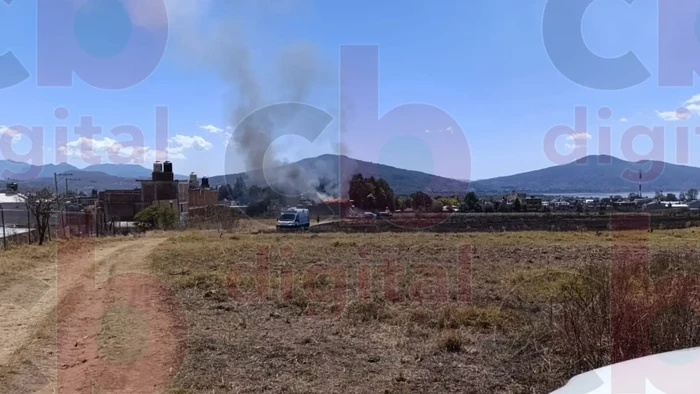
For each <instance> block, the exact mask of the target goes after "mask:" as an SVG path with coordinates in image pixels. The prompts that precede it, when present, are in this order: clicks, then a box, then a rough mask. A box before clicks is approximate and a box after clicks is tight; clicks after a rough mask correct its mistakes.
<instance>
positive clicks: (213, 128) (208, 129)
mask: <svg viewBox="0 0 700 394" xmlns="http://www.w3.org/2000/svg"><path fill="white" fill-rule="evenodd" d="M199 128H200V129H202V130H204V131H206V132H207V133H211V134H219V133H221V132H222V131H224V129H222V128H220V127H216V126H214V125H213V124H205V125H203V126H199Z"/></svg>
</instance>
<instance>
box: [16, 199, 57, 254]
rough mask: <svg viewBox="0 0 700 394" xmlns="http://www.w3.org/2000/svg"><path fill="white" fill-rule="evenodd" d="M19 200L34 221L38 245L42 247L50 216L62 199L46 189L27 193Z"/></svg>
mask: <svg viewBox="0 0 700 394" xmlns="http://www.w3.org/2000/svg"><path fill="white" fill-rule="evenodd" d="M21 198H22V200H24V204H25V205H26V207H27V211H29V214H30V215H31V216H32V218H33V219H34V223H35V229H36V232H37V236H38V238H39V245H43V243H44V240H45V239H46V234H47V231H48V230H49V226H50V223H51V216H52V215H54V214H55V213H56V212H57V211H58V209H59V207H60V206H61V202H62V198H61V197H60V196H56V195H54V194H53V193H52V192H51V191H50V190H49V189H46V188H44V189H41V190H39V191H32V192H27V193H26V194H24V195H23V196H21Z"/></svg>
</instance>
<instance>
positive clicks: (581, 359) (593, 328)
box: [553, 252, 700, 375]
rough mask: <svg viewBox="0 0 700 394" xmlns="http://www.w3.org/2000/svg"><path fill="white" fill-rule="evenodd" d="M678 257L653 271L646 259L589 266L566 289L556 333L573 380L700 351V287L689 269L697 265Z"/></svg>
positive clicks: (658, 262)
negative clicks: (605, 368)
mask: <svg viewBox="0 0 700 394" xmlns="http://www.w3.org/2000/svg"><path fill="white" fill-rule="evenodd" d="M669 253H671V254H669ZM672 253H673V252H664V253H662V254H660V255H659V256H660V257H658V258H656V259H655V260H654V261H653V262H652V264H651V267H652V269H651V270H650V269H649V268H650V267H649V265H647V264H646V261H644V259H638V260H636V261H634V259H629V260H626V261H621V262H614V263H613V264H612V265H608V264H603V263H598V264H588V265H586V266H585V267H583V268H581V271H580V272H581V276H580V277H579V279H576V280H572V281H571V282H570V283H569V284H567V285H565V286H563V287H562V294H561V295H562V302H561V303H560V304H559V305H558V308H557V309H558V310H557V312H556V313H555V317H554V324H553V328H554V330H555V333H554V339H555V341H556V347H557V350H558V351H559V353H560V355H561V357H562V359H563V360H565V361H566V365H565V367H566V368H567V370H568V374H569V375H574V374H577V373H580V372H583V371H587V370H591V369H595V368H599V367H602V366H606V365H609V364H611V363H616V362H621V361H626V360H630V359H634V358H638V357H643V356H647V355H650V354H656V353H661V352H666V351H673V350H679V349H684V348H688V347H695V346H700V314H698V313H697V312H696V311H697V310H698V306H699V305H698V300H700V291H699V290H700V286H698V284H700V282H699V281H698V280H697V278H698V277H697V276H695V275H694V274H691V273H688V272H685V271H684V269H683V267H684V266H687V265H688V264H689V263H691V264H693V265H695V262H696V261H697V260H695V259H688V258H687V257H681V256H678V255H673V254H672ZM676 253H678V252H676ZM653 267H656V268H653ZM654 270H655V273H656V275H661V274H665V276H663V277H657V278H655V277H654V276H656V275H651V272H652V271H654Z"/></svg>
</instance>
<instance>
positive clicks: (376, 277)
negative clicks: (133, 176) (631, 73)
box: [152, 229, 700, 393]
mask: <svg viewBox="0 0 700 394" xmlns="http://www.w3.org/2000/svg"><path fill="white" fill-rule="evenodd" d="M699 241H700V231H696V230H694V229H684V230H667V231H655V232H652V233H649V232H646V231H644V232H639V231H627V232H620V233H615V234H610V233H607V232H606V233H595V232H570V233H562V232H515V233H509V232H502V233H469V234H434V233H375V234H343V233H322V234H311V233H298V234H297V233H294V234H263V233H259V234H229V233H223V234H222V233H220V232H205V231H191V232H186V233H179V234H176V235H173V236H172V237H170V238H169V239H168V240H166V241H165V242H163V243H161V244H160V245H159V246H158V247H157V248H156V249H155V251H154V253H153V254H152V261H153V270H154V271H155V272H156V274H157V275H158V276H159V277H160V278H161V280H163V281H164V282H166V283H167V284H168V286H169V287H170V288H171V289H173V291H174V292H175V294H176V295H177V298H178V300H179V307H180V308H181V310H182V313H183V314H184V316H185V318H186V321H187V341H186V347H185V349H184V353H183V357H184V358H183V360H182V365H181V366H180V369H179V372H178V373H177V375H176V376H175V378H174V379H173V380H172V382H171V383H170V384H169V386H168V390H169V391H170V392H174V393H190V392H197V393H229V392H233V393H261V392H269V393H368V392H373V393H376V392H384V393H399V392H426V393H438V392H439V393H445V392H454V393H457V392H459V393H546V392H549V391H550V390H552V389H555V388H558V387H560V386H561V385H563V384H564V383H565V382H566V381H567V380H568V379H569V378H570V377H572V376H573V375H575V374H578V373H580V372H582V371H585V370H589V369H593V368H596V367H599V366H603V365H606V364H609V363H611V362H615V361H621V360H624V359H629V358H633V357H638V356H641V355H644V354H649V353H652V352H660V351H664V350H673V349H678V348H685V347H690V346H698V345H700V319H699V318H697V315H696V314H695V312H694V310H695V306H696V303H697V300H700V297H698V295H700V292H698V288H699V286H697V283H696V281H695V276H694V272H696V271H697V270H698V269H699V268H698V267H700V264H699V263H700V251H699V250H698V245H700V242H699ZM611 262H612V263H611ZM647 263H648V264H647ZM611 289H612V291H611ZM640 321H641V322H642V323H643V324H640V323H639V322H640Z"/></svg>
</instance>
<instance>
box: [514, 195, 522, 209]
mask: <svg viewBox="0 0 700 394" xmlns="http://www.w3.org/2000/svg"><path fill="white" fill-rule="evenodd" d="M522 209H523V204H522V203H521V202H520V199H519V198H516V199H515V202H514V203H513V210H514V211H515V212H520V211H521V210H522Z"/></svg>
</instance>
